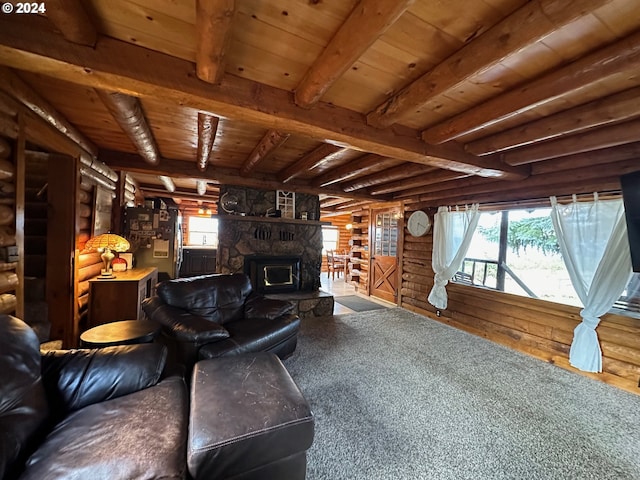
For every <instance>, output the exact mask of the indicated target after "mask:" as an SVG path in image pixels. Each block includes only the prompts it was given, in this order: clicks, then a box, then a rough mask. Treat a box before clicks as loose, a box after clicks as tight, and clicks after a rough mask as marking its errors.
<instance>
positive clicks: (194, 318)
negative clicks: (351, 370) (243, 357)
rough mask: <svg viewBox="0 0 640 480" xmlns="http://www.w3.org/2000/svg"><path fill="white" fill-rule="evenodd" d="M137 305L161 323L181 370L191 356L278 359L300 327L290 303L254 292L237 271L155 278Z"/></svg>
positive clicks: (292, 343)
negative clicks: (265, 354)
mask: <svg viewBox="0 0 640 480" xmlns="http://www.w3.org/2000/svg"><path fill="white" fill-rule="evenodd" d="M142 307H143V309H144V311H145V313H146V314H147V316H148V317H149V318H150V319H151V320H154V321H156V322H158V323H160V324H161V325H162V329H163V334H164V335H165V336H166V337H168V338H169V339H170V340H171V342H170V343H169V345H170V346H174V347H175V354H176V360H177V361H178V362H179V363H181V364H183V365H185V367H186V368H187V371H191V369H192V367H193V364H194V363H195V362H196V361H197V360H203V359H209V358H216V357H223V356H228V355H236V354H241V353H256V352H271V353H274V354H276V355H277V356H278V357H280V358H283V359H284V358H286V357H287V356H289V355H291V353H293V351H294V350H295V348H296V344H297V339H298V331H299V329H300V318H299V317H298V316H297V315H295V314H293V313H291V312H292V311H293V309H294V305H293V304H292V303H291V302H286V301H282V300H276V299H269V298H265V297H264V296H262V295H259V294H256V293H255V292H253V289H252V286H251V281H250V279H249V277H248V276H247V275H245V274H243V273H236V274H231V275H226V274H213V275H202V276H199V277H189V278H178V279H174V280H168V281H165V282H161V283H159V284H158V286H157V288H156V296H153V297H151V298H147V299H145V300H144V301H143V303H142Z"/></svg>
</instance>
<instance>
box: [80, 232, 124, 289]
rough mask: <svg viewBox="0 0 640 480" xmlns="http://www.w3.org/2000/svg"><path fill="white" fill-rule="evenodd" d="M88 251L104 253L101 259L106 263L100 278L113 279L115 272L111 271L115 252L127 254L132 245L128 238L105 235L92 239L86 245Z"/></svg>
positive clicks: (111, 234)
mask: <svg viewBox="0 0 640 480" xmlns="http://www.w3.org/2000/svg"><path fill="white" fill-rule="evenodd" d="M84 248H85V249H86V250H97V251H98V252H102V255H100V258H102V262H103V263H104V268H103V269H102V273H101V274H100V276H99V278H113V277H114V275H113V271H112V270H111V261H112V260H113V259H114V257H115V255H114V254H113V252H126V251H127V250H129V248H130V245H129V242H128V241H127V239H126V238H122V237H121V236H120V235H116V234H115V233H103V234H102V235H98V236H96V237H92V238H90V239H89V240H88V241H87V243H86V244H85V246H84Z"/></svg>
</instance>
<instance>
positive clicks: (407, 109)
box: [367, 0, 611, 128]
mask: <svg viewBox="0 0 640 480" xmlns="http://www.w3.org/2000/svg"><path fill="white" fill-rule="evenodd" d="M610 1H611V0H575V1H573V2H572V3H571V8H567V5H566V3H565V2H563V1H561V0H533V1H531V2H527V3H526V4H525V5H524V6H522V7H521V8H519V9H518V10H516V11H515V12H514V13H513V14H511V15H510V16H508V17H506V18H505V19H503V20H502V21H501V22H499V23H497V24H496V25H494V26H493V27H492V28H490V29H489V30H487V31H486V32H485V33H483V34H482V35H480V36H479V37H478V38H476V39H475V40H473V41H471V42H469V43H467V44H466V45H465V46H464V47H462V48H461V49H459V50H458V51H457V52H456V53H454V54H453V55H451V56H450V57H448V58H447V59H446V60H444V61H443V62H442V63H440V64H438V65H437V66H436V67H434V68H433V69H432V70H430V71H429V72H427V73H426V74H425V75H423V76H422V77H420V78H418V79H417V80H415V81H414V82H413V83H411V84H409V85H408V86H407V87H405V88H403V89H402V90H400V91H399V92H398V93H396V94H395V95H392V96H391V97H390V98H388V99H387V100H385V101H384V102H382V104H380V105H379V106H378V107H376V108H375V109H374V110H373V111H372V112H370V113H369V114H368V115H367V122H368V123H369V125H374V126H376V127H378V128H385V127H388V126H391V125H393V124H394V123H401V121H402V120H403V119H405V118H406V117H407V116H409V115H413V114H415V113H417V112H420V109H421V108H422V106H423V105H424V104H425V103H427V102H428V101H429V100H430V99H432V98H433V97H434V96H436V95H439V94H441V93H444V92H446V91H447V90H449V89H451V88H453V87H455V86H456V85H457V84H459V83H460V82H462V81H463V80H465V79H466V78H468V77H471V76H473V75H475V74H478V73H480V72H483V71H486V70H488V69H490V68H492V67H494V66H496V65H498V64H499V63H500V62H501V61H503V60H505V59H507V58H508V57H509V56H511V55H513V54H514V53H517V52H518V51H521V50H523V49H524V48H526V47H528V46H529V45H532V44H534V43H536V42H538V41H539V40H542V39H543V38H545V37H546V36H547V35H549V34H551V33H553V32H554V31H556V30H559V29H560V28H561V27H562V26H564V25H567V24H569V23H571V22H573V21H575V20H577V19H579V18H581V17H583V16H585V15H588V14H589V13H591V12H592V11H593V10H595V9H597V8H599V7H601V6H602V5H605V4H607V3H609V2H610ZM425 114H426V112H422V116H424V115H425Z"/></svg>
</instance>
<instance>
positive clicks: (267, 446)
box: [187, 352, 314, 480]
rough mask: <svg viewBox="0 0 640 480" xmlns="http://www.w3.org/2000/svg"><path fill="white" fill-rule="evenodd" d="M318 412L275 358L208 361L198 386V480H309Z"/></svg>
mask: <svg viewBox="0 0 640 480" xmlns="http://www.w3.org/2000/svg"><path fill="white" fill-rule="evenodd" d="M313 434H314V421H313V413H312V412H311V409H310V407H309V404H308V403H307V401H306V400H305V398H304V396H303V395H302V393H301V392H300V390H299V389H298V387H297V385H296V384H295V382H294V381H293V379H292V378H291V376H290V375H289V372H287V370H286V368H285V367H284V365H283V364H282V362H281V361H280V359H279V358H278V357H277V356H276V355H274V354H272V353H266V352H262V353H256V354H244V355H238V356H232V357H221V358H215V359H209V360H201V361H199V362H198V363H196V365H195V368H194V371H193V377H192V383H191V415H190V420H189V440H188V446H187V463H188V467H189V472H190V474H191V475H192V476H193V478H194V479H213V478H215V479H225V478H233V479H234V480H236V479H237V480H240V479H242V480H248V479H261V480H271V479H273V480H275V479H287V480H296V479H304V478H305V475H306V468H307V460H306V451H307V449H308V448H309V447H310V446H311V444H312V443H313Z"/></svg>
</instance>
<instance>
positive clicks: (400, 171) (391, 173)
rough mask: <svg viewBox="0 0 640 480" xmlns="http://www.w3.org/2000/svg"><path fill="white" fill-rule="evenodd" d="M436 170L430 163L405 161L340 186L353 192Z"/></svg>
mask: <svg viewBox="0 0 640 480" xmlns="http://www.w3.org/2000/svg"><path fill="white" fill-rule="evenodd" d="M434 170H436V169H435V168H434V167H430V166H428V165H419V164H417V163H404V164H402V165H398V166H397V167H391V168H388V169H386V170H383V171H381V172H376V173H372V174H370V175H367V176H364V177H360V178H357V179H355V180H353V181H351V182H347V183H343V184H341V185H340V187H341V188H342V189H343V190H344V191H345V192H353V191H355V190H360V189H362V188H369V187H373V186H376V185H380V184H383V183H388V182H394V181H397V180H401V179H403V178H407V177H414V176H416V175H423V174H425V173H428V172H432V171H434Z"/></svg>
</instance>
